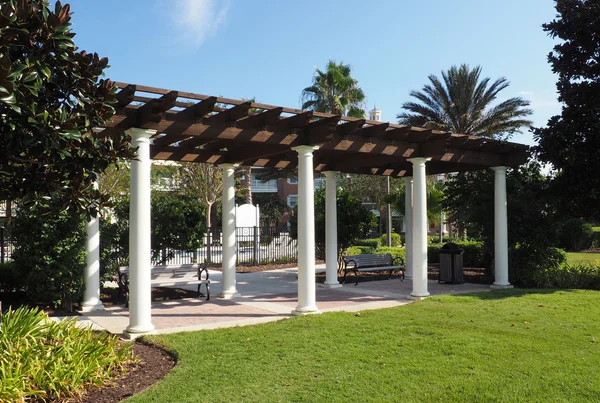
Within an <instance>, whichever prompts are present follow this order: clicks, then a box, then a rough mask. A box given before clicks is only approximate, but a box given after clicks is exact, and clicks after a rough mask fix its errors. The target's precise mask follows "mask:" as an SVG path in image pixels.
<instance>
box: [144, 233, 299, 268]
mask: <svg viewBox="0 0 600 403" xmlns="http://www.w3.org/2000/svg"><path fill="white" fill-rule="evenodd" d="M235 250H236V262H237V264H239V265H261V264H273V263H295V262H297V261H298V244H297V242H296V240H295V239H292V238H291V237H290V234H289V232H287V228H280V227H238V228H236V237H235ZM194 261H198V262H199V263H204V262H207V261H209V262H211V263H214V264H219V263H222V261H223V235H222V232H221V230H220V229H212V230H211V231H209V232H208V233H207V234H206V238H205V240H204V246H203V247H201V248H198V249H197V250H195V251H177V250H172V249H165V250H163V251H161V252H160V254H159V256H156V257H155V258H154V259H153V260H152V264H154V265H159V264H167V265H184V264H192V263H193V262H194Z"/></svg>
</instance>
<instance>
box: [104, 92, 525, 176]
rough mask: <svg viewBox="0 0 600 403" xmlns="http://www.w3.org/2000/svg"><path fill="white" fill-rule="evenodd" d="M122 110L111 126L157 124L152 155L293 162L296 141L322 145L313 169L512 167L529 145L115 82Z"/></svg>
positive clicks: (400, 172)
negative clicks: (417, 162)
mask: <svg viewBox="0 0 600 403" xmlns="http://www.w3.org/2000/svg"><path fill="white" fill-rule="evenodd" d="M116 84H117V86H118V87H119V88H120V91H119V92H118V93H117V98H118V104H117V105H116V110H117V113H116V115H115V116H114V117H113V120H112V123H109V124H108V129H107V130H119V131H125V130H128V129H130V128H132V127H135V128H143V129H151V130H156V132H157V133H156V135H155V136H154V138H153V141H152V144H151V147H150V157H151V158H152V159H154V160H169V161H190V162H208V163H212V164H223V163H232V164H239V165H245V166H259V167H269V168H296V167H297V164H298V158H297V153H296V152H294V151H293V150H292V147H296V146H299V145H310V146H317V147H319V148H318V150H316V151H315V152H314V169H315V170H316V171H321V172H324V171H338V172H345V173H360V174H373V175H385V176H391V177H404V176H412V166H411V164H410V162H408V161H407V159H408V158H414V157H427V158H431V161H429V162H428V164H427V174H428V175H429V174H439V173H448V172H462V171H472V170H478V169H485V168H489V167H494V166H507V167H514V166H518V165H521V164H523V163H524V162H525V161H526V160H527V158H528V147H527V146H525V145H522V144H516V143H509V142H501V141H496V140H491V139H485V138H479V137H475V136H469V135H463V134H450V133H447V132H443V131H438V130H431V129H425V128H420V127H410V126H404V125H398V124H392V123H387V122H386V123H383V122H378V121H372V120H365V119H356V118H350V117H343V116H337V115H330V114H326V113H319V112H312V111H303V110H298V109H293V108H285V107H280V106H273V105H265V104H259V103H255V102H248V101H241V100H233V99H228V98H221V97H215V96H207V95H200V94H194V93H190V92H182V91H172V90H166V89H161V88H153V87H147V86H141V85H133V84H126V83H116Z"/></svg>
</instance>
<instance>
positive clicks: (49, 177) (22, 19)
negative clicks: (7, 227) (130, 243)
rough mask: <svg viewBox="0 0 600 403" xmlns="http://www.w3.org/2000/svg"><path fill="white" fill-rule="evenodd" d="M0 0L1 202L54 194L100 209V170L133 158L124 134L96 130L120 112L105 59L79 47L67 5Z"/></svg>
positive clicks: (102, 198) (67, 202)
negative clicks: (96, 184) (97, 185)
mask: <svg viewBox="0 0 600 403" xmlns="http://www.w3.org/2000/svg"><path fill="white" fill-rule="evenodd" d="M0 4H1V6H0V133H2V135H1V136H0V200H5V199H21V198H22V197H24V196H29V197H27V198H26V199H24V200H33V201H36V200H40V197H42V196H45V197H48V196H50V195H52V196H53V197H58V198H59V199H60V200H61V201H62V202H63V205H65V206H70V207H71V208H74V209H79V210H83V209H88V210H90V211H91V212H93V211H96V210H97V208H98V206H99V205H101V204H103V203H104V202H106V201H107V197H106V195H101V193H100V192H99V191H97V190H94V189H93V187H92V186H91V185H92V183H93V181H94V180H95V177H96V175H95V173H101V172H103V171H104V170H105V169H106V168H107V167H108V166H109V165H111V164H112V163H115V162H116V161H118V160H120V159H122V158H133V157H134V154H133V150H131V148H130V139H129V137H128V136H126V135H125V134H123V133H122V132H121V133H119V132H111V133H106V134H105V135H104V136H96V135H94V134H93V132H92V129H93V128H95V127H99V126H102V125H103V124H104V123H105V122H106V120H107V119H109V118H110V117H111V116H112V115H113V114H114V112H115V110H114V108H113V105H114V104H115V103H116V95H115V94H116V91H117V89H116V87H115V86H114V85H113V84H112V83H111V82H110V80H105V79H101V77H102V75H103V73H104V69H105V68H106V67H108V59H106V58H100V57H99V56H98V55H97V54H96V53H89V54H88V53H86V52H84V51H78V49H77V47H76V46H75V44H74V42H73V37H74V36H75V34H74V33H73V32H72V31H71V29H70V26H71V22H70V21H71V13H70V8H69V5H64V6H63V5H62V4H61V2H60V1H57V2H55V5H54V11H52V10H51V9H50V6H49V3H48V1H46V0H4V1H2V2H0ZM21 203H24V201H22V202H21Z"/></svg>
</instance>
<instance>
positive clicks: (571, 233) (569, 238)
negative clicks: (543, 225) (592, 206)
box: [558, 218, 594, 251]
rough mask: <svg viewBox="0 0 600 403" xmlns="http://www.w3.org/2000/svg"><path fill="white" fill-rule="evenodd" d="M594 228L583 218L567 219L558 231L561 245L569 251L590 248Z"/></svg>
mask: <svg viewBox="0 0 600 403" xmlns="http://www.w3.org/2000/svg"><path fill="white" fill-rule="evenodd" d="M593 236H594V229H593V228H592V225H591V224H589V223H587V222H585V221H584V220H582V219H581V218H572V219H570V220H567V221H565V222H564V223H563V224H562V225H561V227H560V231H559V233H558V241H559V246H560V247H561V248H563V249H566V250H569V251H578V250H583V249H588V248H589V247H591V246H592V239H593Z"/></svg>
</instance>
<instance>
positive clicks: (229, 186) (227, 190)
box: [219, 164, 240, 299]
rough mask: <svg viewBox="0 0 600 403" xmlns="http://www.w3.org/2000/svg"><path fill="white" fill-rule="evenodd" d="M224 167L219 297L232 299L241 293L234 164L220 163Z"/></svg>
mask: <svg viewBox="0 0 600 403" xmlns="http://www.w3.org/2000/svg"><path fill="white" fill-rule="evenodd" d="M219 166H220V167H221V168H222V169H223V199H222V203H223V208H222V210H223V211H222V227H223V229H222V231H223V263H222V267H223V269H222V270H223V284H222V287H221V294H219V298H224V299H232V298H237V297H239V296H240V294H239V293H238V291H237V288H236V280H235V257H236V256H235V187H234V186H235V185H234V176H233V175H234V168H235V166H234V165H233V164H221V165H219Z"/></svg>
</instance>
